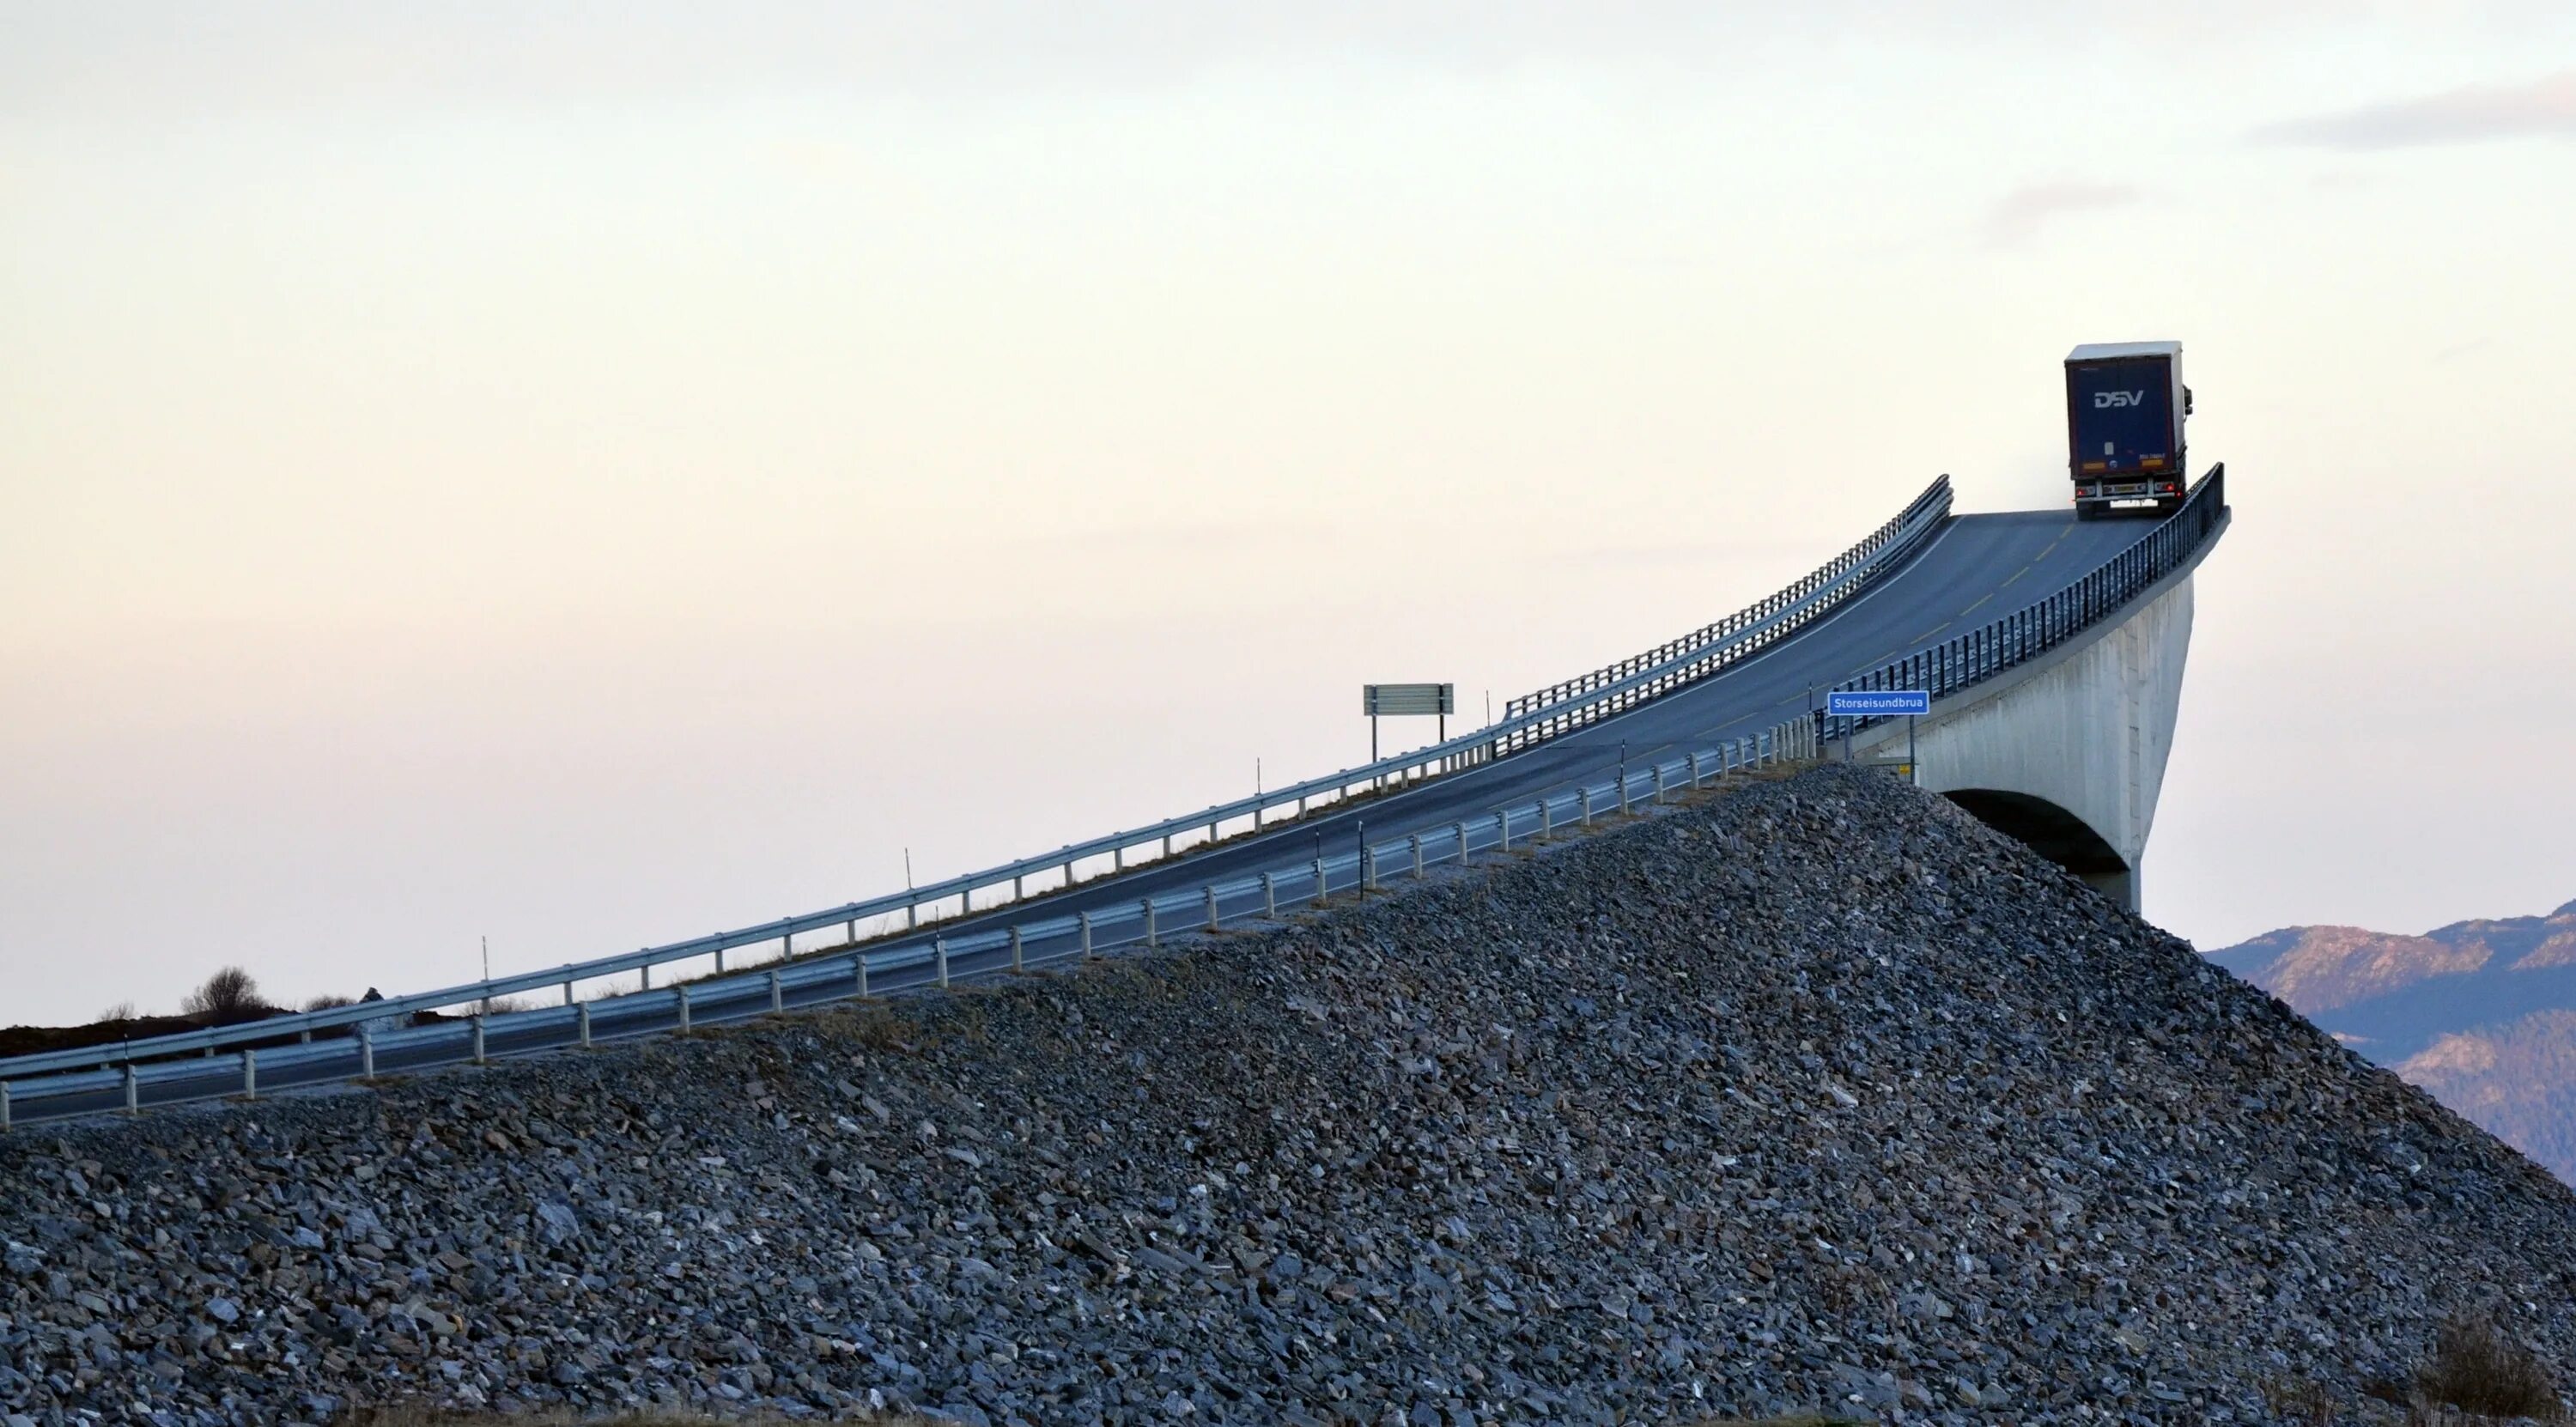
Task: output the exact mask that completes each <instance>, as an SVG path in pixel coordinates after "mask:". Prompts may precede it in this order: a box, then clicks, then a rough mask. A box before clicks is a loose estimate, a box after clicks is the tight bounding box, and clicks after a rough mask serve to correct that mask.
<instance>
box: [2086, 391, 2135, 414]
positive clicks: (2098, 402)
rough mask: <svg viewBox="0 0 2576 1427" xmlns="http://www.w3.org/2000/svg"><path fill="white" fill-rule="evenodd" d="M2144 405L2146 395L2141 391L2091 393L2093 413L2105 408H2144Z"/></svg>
mask: <svg viewBox="0 0 2576 1427" xmlns="http://www.w3.org/2000/svg"><path fill="white" fill-rule="evenodd" d="M2146 404H2147V394H2146V393H2145V392H2142V391H2097V392H2095V393H2093V409H2094V410H2095V411H2100V410H2101V409H2102V408H2104V407H2106V406H2144V405H2146Z"/></svg>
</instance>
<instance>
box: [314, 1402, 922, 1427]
mask: <svg viewBox="0 0 2576 1427" xmlns="http://www.w3.org/2000/svg"><path fill="white" fill-rule="evenodd" d="M814 1420H815V1419H813V1418H802V1419H799V1418H788V1417H779V1416H776V1415H774V1414H771V1413H765V1412H747V1413H736V1414H733V1415H730V1416H718V1415H716V1414H714V1413H705V1412H692V1411H689V1410H687V1409H685V1408H661V1407H656V1408H649V1409H645V1410H642V1411H636V1412H613V1413H602V1414H600V1415H598V1416H592V1417H584V1416H582V1415H581V1414H579V1413H577V1412H565V1411H559V1410H558V1411H550V1412H514V1413H503V1412H452V1411H448V1410H446V1409H443V1408H434V1407H413V1406H396V1407H361V1408H358V1409H356V1410H355V1411H352V1412H349V1413H345V1414H343V1415H342V1416H341V1417H340V1419H339V1427H709V1424H711V1423H723V1424H729V1427H782V1424H785V1423H788V1422H793V1421H803V1422H812V1421H814ZM835 1420H838V1421H842V1422H864V1423H869V1424H871V1427H934V1424H933V1423H932V1422H931V1421H930V1419H928V1418H926V1417H912V1416H893V1415H888V1414H884V1413H877V1414H872V1415H869V1416H863V1417H843V1418H838V1419H835Z"/></svg>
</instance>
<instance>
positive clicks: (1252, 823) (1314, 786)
mask: <svg viewBox="0 0 2576 1427" xmlns="http://www.w3.org/2000/svg"><path fill="white" fill-rule="evenodd" d="M1949 509H1950V478H1949V477H1948V476H1946V475H1945V476H1942V477H1941V478H1939V479H1938V480H1936V481H1934V482H1933V483H1932V484H1931V485H1930V486H1929V487H1927V488H1926V489H1925V490H1924V492H1923V493H1922V494H1921V495H1919V496H1917V497H1915V499H1914V501H1913V502H1912V503H1911V504H1909V505H1908V506H1907V507H1906V508H1905V509H1904V511H1902V512H1900V513H1899V514H1898V515H1897V516H1896V518H1894V519H1892V520H1890V521H1888V522H1887V523H1886V524H1885V525H1883V526H1881V527H1880V528H1879V529H1878V530H1877V531H1876V532H1874V533H1872V534H1871V535H1870V537H1869V538H1868V539H1866V540H1863V541H1862V542H1861V543H1860V544H1858V545H1855V546H1853V547H1852V548H1851V549H1850V550H1847V551H1845V552H1844V553H1843V554H1841V555H1839V556H1837V557H1835V559H1833V560H1832V561H1830V562H1828V563H1827V564H1826V565H1824V566H1823V567H1821V568H1819V569H1818V570H1816V571H1815V572H1813V573H1811V574H1809V575H1808V576H1807V577H1806V578H1804V579H1802V580H1800V581H1799V582H1798V583H1796V584H1794V585H1792V586H1790V587H1789V588H1788V589H1786V590H1783V591H1781V592H1780V593H1778V594H1776V595H1773V596H1771V597H1770V598H1768V599H1766V600H1764V601H1762V602H1761V603H1760V604H1757V605H1755V606H1753V607H1752V608H1750V609H1747V610H1743V611H1740V612H1738V613H1737V614H1735V615H1732V616H1730V617H1729V618H1727V619H1725V620H1721V621H1719V622H1718V623H1717V624H1713V625H1710V626H1708V627H1707V628H1706V629H1703V630H1701V631H1698V632H1697V633H1695V634H1693V635H1690V636H1685V637H1684V638H1683V639H1679V640H1674V641H1672V642H1671V643H1669V644H1666V645H1661V646H1658V649H1659V650H1670V651H1672V652H1671V653H1670V654H1669V655H1668V656H1667V657H1665V658H1664V659H1662V660H1660V661H1657V660H1655V659H1654V658H1652V657H1651V656H1653V655H1654V654H1655V653H1656V652H1657V651H1655V650H1650V651H1648V653H1647V654H1642V655H1638V656H1636V657H1635V658H1631V659H1627V660H1623V661H1621V662H1620V663H1619V664H1616V665H1612V666H1610V668H1609V669H1605V670H1596V671H1594V673H1592V674H1587V675H1585V676H1584V677H1583V678H1581V679H1576V680H1570V681H1568V682H1566V683H1564V684H1560V685H1556V686H1554V687H1555V688H1556V689H1561V690H1571V691H1572V692H1570V693H1568V694H1566V696H1565V697H1564V698H1563V699H1562V700H1559V701H1557V702H1554V703H1546V702H1541V703H1536V704H1533V703H1532V702H1531V701H1532V700H1533V699H1540V698H1541V697H1542V695H1543V694H1545V693H1546V692H1548V691H1541V694H1533V695H1529V696H1526V697H1524V698H1521V699H1515V700H1513V701H1512V703H1511V706H1507V712H1506V714H1505V716H1504V717H1503V718H1502V719H1501V720H1499V721H1497V722H1496V723H1494V724H1492V725H1490V726H1488V727H1486V728H1482V729H1478V730H1475V731H1474V732H1471V733H1467V734H1463V735H1461V736H1459V737H1457V738H1452V739H1449V740H1447V741H1445V742H1442V743H1435V744H1432V745H1430V746H1428V747H1425V748H1419V749H1415V750H1413V751H1411V752H1408V753H1400V754H1396V755H1394V756H1392V757H1388V758H1385V759H1381V760H1379V761H1377V762H1374V763H1369V764H1364V765H1361V766H1359V767H1355V768H1346V769H1343V770H1342V771H1340V772H1338V773H1330V774H1326V775H1325V776H1323V777H1320V778H1313V779H1309V780H1307V781H1305V782H1303V783H1297V784H1292V785H1289V786H1286V787H1282V788H1278V789H1274V790H1269V791H1266V792H1263V793H1259V794H1256V795H1254V796H1253V797H1249V798H1243V799H1238V800H1236V801H1234V802H1230V803H1221V804H1218V805H1217V806H1214V807H1210V808H1206V809H1203V810H1201V811H1199V812H1196V813H1190V814H1186V815H1184V816H1181V817H1175V818H1168V819H1165V820H1164V821H1162V822H1158V823H1153V824H1150V825H1148V826H1145V827H1139V828H1132V829H1128V830H1125V831H1121V832H1113V833H1110V834H1108V835H1107V836H1105V837H1097V838H1093V839H1091V840H1090V841H1088V842H1082V843H1074V844H1070V845H1067V846H1065V847H1060V848H1058V849H1056V850H1055V851H1053V852H1050V853H1046V854H1043V855H1041V856H1036V857H1027V858H1022V859H1020V860H1018V861H1016V862H1008V863H1004V864H1002V865H1000V866H998V867H989V868H986V869H984V870H983V871H980V872H970V873H967V874H965V875H963V876H959V877H952V878H949V879H947V880H946V881H942V882H934V883H931V884H929V885H927V886H923V887H918V888H912V889H908V890H906V891H904V892H900V893H891V894H888V895H886V896H882V897H874V898H870V899H867V900H864V901H857V902H850V903H845V904H843V905H841V906H838V907H831V908H826V909H824V910H821V911H816V912H808V913H805V914H803V915H801V916H791V917H781V918H779V919H778V920H776V921H771V922H763V923H759V924H756V925H753V926H749V927H742V928H737V929H735V930H732V931H724V932H715V933H711V934H709V935H706V936H701V937H693V938H690V939H688V940H685V941H677V942H671V943H668V944H665V945H661V946H648V947H643V948H640V949H638V950H635V951H631V952H625V953H622V954H619V955H615V956H605V957H598V958H594V959H591V960H587V961H579V962H572V963H568V964H565V965H561V966H555V967H550V968H546V969H543V970H537V971H527V972H519V973H514V974H512V975H507V976H496V977H492V978H490V979H488V980H483V981H473V982H466V983H462V984H459V985H454V986H447V987H442V988H439V989H436V990H431V991H424V992H417V993H414V994H411V995H405V996H394V997H388V998H385V999H382V1000H377V1001H366V1002H360V1003H357V1004H355V1005H349V1006H339V1007H334V1008H331V1009H328V1010H321V1011H306V1012H299V1013H296V1014H292V1015H283V1016H272V1017H269V1018H267V1019H265V1020H259V1021H248V1022H243V1023H241V1024H238V1025H231V1026H216V1027H209V1028H207V1029H204V1030H198V1031H183V1032H178V1033H176V1034H171V1035H162V1036H150V1037H145V1038H142V1039H137V1040H130V1041H121V1042H117V1043H114V1044H106V1045H92V1046H83V1047H79V1048H76V1049H71V1050H61V1051H47V1052H41V1053H38V1054H34V1055H24V1056H15V1057H11V1058H9V1059H7V1060H0V1084H7V1083H8V1082H10V1081H15V1080H24V1079H26V1078H28V1077H31V1076H38V1075H46V1074H51V1073H55V1072H61V1071H73V1070H82V1069H88V1068H92V1067H114V1066H117V1065H120V1064H126V1063H131V1062H136V1061H151V1060H159V1059H164V1058H169V1057H177V1056H194V1057H203V1056H207V1055H212V1054H215V1053H216V1052H219V1051H222V1050H225V1049H228V1048H231V1047H236V1046H248V1045H251V1044H253V1043H267V1042H275V1041H278V1040H280V1039H282V1038H286V1037H300V1038H305V1039H310V1038H311V1037H313V1036H315V1035H336V1034H344V1033H348V1032H350V1031H351V1030H352V1028H354V1027H357V1026H360V1025H362V1024H365V1023H367V1022H371V1021H380V1020H383V1019H385V1018H387V1017H398V1018H408V1017H410V1016H412V1015H416V1014H418V1013H421V1012H425V1011H439V1010H443V1009H445V1008H448V1007H452V1006H463V1005H466V1004H468V1003H489V1002H490V1001H493V1000H496V999H499V998H503V997H508V996H515V995H519V994H522V993H525V992H529V991H545V990H552V989H554V988H556V987H560V988H562V991H563V1000H564V1005H565V1006H567V1007H569V1006H571V1005H573V1004H574V1001H575V997H574V987H575V986H576V985H577V984H578V983H580V982H584V981H594V980H599V979H602V978H605V977H612V976H625V975H629V974H636V975H640V976H641V978H642V980H643V985H644V987H645V989H646V990H650V989H651V983H652V968H654V967H656V966H660V965H664V964H667V963H671V962H683V961H693V960H697V959H699V958H702V957H712V958H713V959H714V961H715V965H716V969H717V970H718V971H719V972H721V971H722V970H723V965H724V956H725V953H727V952H730V951H735V950H738V949H741V948H744V947H753V946H760V945H763V944H765V943H769V942H776V943H778V944H779V946H780V949H781V953H782V955H785V954H790V953H792V952H793V951H794V949H795V939H796V938H797V937H799V936H805V935H809V934H812V933H816V932H822V931H828V930H830V929H834V928H839V929H841V930H842V931H843V933H844V937H845V939H846V941H847V942H849V943H856V942H857V941H858V940H859V939H860V938H859V924H860V923H861V922H863V921H869V920H872V919H875V918H880V917H891V916H895V915H901V916H902V917H903V918H904V923H905V927H906V928H907V929H913V928H917V927H918V926H919V925H920V924H921V923H922V921H923V920H924V915H925V913H935V912H936V911H938V910H939V906H940V904H941V903H944V902H949V901H951V900H952V899H953V901H954V908H953V912H952V913H951V915H953V916H956V917H964V916H966V915H969V914H970V913H974V912H977V911H986V912H989V911H991V910H993V908H994V907H996V906H1001V905H1006V904H1007V903H1009V902H1019V901H1022V900H1024V899H1026V898H1027V897H1029V896H1031V895H1033V894H1035V893H1045V892H1053V891H1057V890H1060V889H1062V888H1064V887H1070V886H1073V885H1075V884H1076V883H1077V882H1078V881H1081V880H1083V879H1082V878H1080V877H1079V876H1078V873H1079V872H1080V871H1081V869H1082V864H1084V863H1087V862H1096V861H1098V860H1100V859H1103V858H1105V859H1107V860H1108V863H1109V865H1108V867H1106V868H1103V869H1099V870H1101V871H1105V872H1107V873H1109V874H1110V875H1116V874H1117V873H1120V872H1124V871H1126V870H1127V868H1128V866H1129V865H1130V859H1129V858H1128V855H1127V854H1128V851H1129V849H1132V848H1137V847H1141V846H1149V845H1152V844H1155V843H1157V842H1159V843H1160V846H1161V851H1162V855H1164V856H1169V855H1170V854H1171V853H1172V852H1173V851H1174V840H1175V839H1176V838H1180V837H1184V836H1189V835H1193V834H1196V833H1200V832H1204V833H1205V834H1206V839H1205V840H1206V841H1215V840H1216V839H1217V838H1218V837H1219V835H1220V834H1221V832H1222V830H1223V829H1224V828H1225V826H1226V825H1227V824H1229V823H1240V824H1242V830H1247V831H1259V830H1261V829H1262V828H1263V827H1265V826H1267V825H1268V822H1269V821H1270V820H1271V810H1273V809H1281V808H1285V807H1287V806H1289V805H1291V804H1293V805H1294V806H1295V808H1296V815H1297V816H1300V817H1302V816H1304V815H1305V813H1306V812H1307V811H1308V807H1309V804H1310V803H1311V802H1314V801H1316V800H1319V799H1330V800H1334V801H1339V800H1341V799H1344V798H1346V797H1348V796H1349V795H1350V794H1351V792H1352V790H1353V789H1377V788H1382V787H1386V786H1389V785H1390V784H1397V783H1406V782H1411V781H1413V780H1415V779H1417V778H1421V777H1426V776H1431V775H1434V774H1438V773H1444V772H1450V771H1454V770H1457V769H1461V768H1466V767H1473V766H1476V765H1479V764H1483V763H1487V762H1490V761H1492V760H1493V759H1495V758H1498V757H1502V756H1504V755H1506V754H1508V753H1511V752H1513V751H1515V750H1517V749H1520V748H1523V747H1527V746H1531V745H1533V744H1535V743H1538V742H1541V741H1544V740H1545V739H1546V738H1549V737H1553V736H1555V734H1556V733H1560V732H1563V731H1564V730H1565V729H1566V728H1570V727H1577V726H1580V724H1583V723H1590V722H1594V721H1597V720H1598V719H1599V718H1602V717H1604V716H1606V714H1607V713H1608V712H1609V711H1613V710H1615V709H1620V708H1627V707H1632V706H1634V705H1635V704H1637V703H1641V702H1644V701H1645V700H1647V699H1650V698H1653V697H1656V696H1657V695H1659V694H1662V693H1666V692H1669V691H1670V690H1671V689H1673V688H1677V687H1680V685H1681V684H1683V683H1687V682H1691V681H1693V680H1696V679H1700V678H1705V677H1707V676H1708V674H1710V673H1713V672H1715V671H1716V669H1717V668H1719V667H1722V666H1723V663H1724V662H1732V661H1733V660H1736V659H1740V658H1742V657H1744V656H1745V655H1746V654H1748V653H1750V652H1752V651H1754V650H1756V649H1760V648H1765V647H1768V646H1769V645H1770V644H1772V643H1775V642H1777V641H1778V640H1779V639H1781V638H1784V637H1786V636H1787V635H1788V634H1789V633H1791V632H1793V631H1794V630H1796V629H1797V628H1798V627H1800V626H1801V625H1804V624H1807V623H1810V622H1812V621H1813V620H1815V619H1817V618H1819V617H1821V616H1822V615H1823V614H1824V613H1825V612H1826V611H1827V610H1830V609H1832V608H1834V607H1835V606H1837V605H1839V604H1841V603H1842V602H1844V601H1846V600H1848V599H1850V598H1851V597H1852V596H1853V595H1854V594H1856V593H1858V592H1859V591H1860V590H1861V589H1862V588H1865V587H1866V586H1867V584H1868V583H1869V582H1870V581H1871V580H1873V579H1874V578H1875V577H1876V575H1877V574H1878V573H1879V572H1880V571H1883V570H1885V569H1887V568H1889V567H1890V566H1892V565H1893V564H1894V563H1895V562H1897V561H1899V560H1901V559H1902V558H1904V556H1905V555H1907V554H1908V553H1910V552H1911V551H1912V550H1913V549H1914V548H1916V547H1917V546H1918V545H1919V544H1920V543H1921V541H1922V540H1924V539H1926V538H1928V536H1929V534H1930V533H1931V531H1932V530H1934V529H1935V528H1937V527H1938V526H1939V524H1940V522H1941V520H1942V519H1943V518H1944V517H1946V516H1947V515H1948V513H1949ZM1618 670H1627V671H1628V672H1627V673H1626V675H1625V676H1624V677H1617V678H1612V677H1611V675H1612V674H1613V673H1614V672H1615V671H1618ZM1032 882H1037V883H1040V884H1042V885H1039V886H1037V887H1035V888H1034V889H1033V888H1032V887H1031V885H1030V884H1031V883H1032ZM1003 884H1008V885H1009V887H1010V889H1011V891H1010V896H1009V898H1008V899H1006V901H997V902H994V903H992V904H991V905H988V906H986V907H981V908H979V907H977V906H976V905H975V900H974V899H975V894H976V893H977V892H979V891H983V890H985V889H987V888H994V887H999V886H1001V885H1003ZM933 919H934V920H935V917H934V918H933ZM809 949H810V948H809Z"/></svg>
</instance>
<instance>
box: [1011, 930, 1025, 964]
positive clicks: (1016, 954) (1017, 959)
mask: <svg viewBox="0 0 2576 1427" xmlns="http://www.w3.org/2000/svg"><path fill="white" fill-rule="evenodd" d="M1027 969H1028V963H1027V962H1025V961H1024V960H1022V959H1021V956H1020V929H1019V928H1018V927H1013V928H1011V970H1013V971H1014V972H1018V971H1025V970H1027Z"/></svg>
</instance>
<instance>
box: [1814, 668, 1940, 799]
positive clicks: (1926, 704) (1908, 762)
mask: <svg viewBox="0 0 2576 1427" xmlns="http://www.w3.org/2000/svg"><path fill="white" fill-rule="evenodd" d="M1930 712H1932V691H1931V690H1929V689H1835V690H1833V691H1831V692H1829V693H1827V694H1826V695H1825V713H1826V715H1827V716H1829V717H1832V718H1838V719H1841V720H1843V761H1844V762H1845V763H1849V762H1850V761H1851V731H1852V720H1854V719H1864V718H1894V717H1896V716H1897V715H1899V714H1902V715H1904V717H1905V778H1906V781H1907V782H1910V783H1920V782H1922V781H1923V778H1922V775H1921V774H1920V773H1918V772H1916V771H1915V765H1914V720H1915V719H1917V718H1919V717H1921V716H1922V715H1924V714H1928V713H1930Z"/></svg>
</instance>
